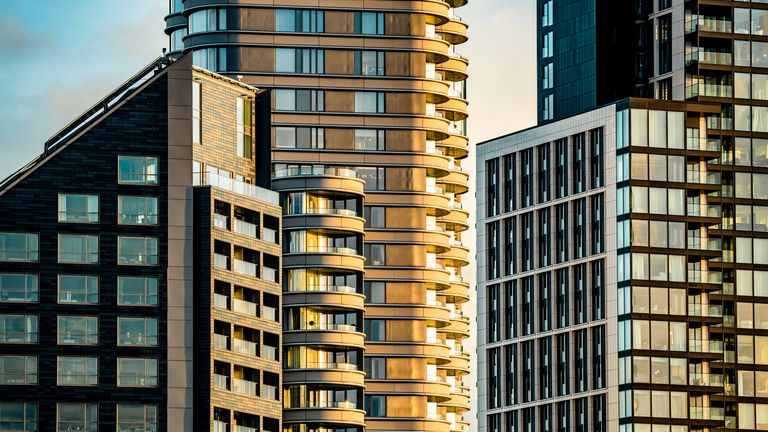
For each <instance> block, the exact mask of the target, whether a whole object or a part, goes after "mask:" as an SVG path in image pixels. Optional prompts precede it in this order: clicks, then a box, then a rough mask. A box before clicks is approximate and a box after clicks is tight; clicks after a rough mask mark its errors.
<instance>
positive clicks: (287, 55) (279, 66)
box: [275, 48, 296, 73]
mask: <svg viewBox="0 0 768 432" xmlns="http://www.w3.org/2000/svg"><path fill="white" fill-rule="evenodd" d="M275 72H288V73H294V72H296V50H295V49H293V48H277V49H275Z"/></svg>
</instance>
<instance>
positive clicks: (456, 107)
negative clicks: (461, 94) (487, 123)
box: [437, 98, 469, 121]
mask: <svg viewBox="0 0 768 432" xmlns="http://www.w3.org/2000/svg"><path fill="white" fill-rule="evenodd" d="M437 110H438V111H442V112H443V114H444V115H445V118H447V119H448V120H450V121H460V120H465V119H467V117H469V102H468V101H467V100H466V99H461V98H451V99H450V100H448V101H447V102H444V103H442V104H440V105H438V106H437Z"/></svg>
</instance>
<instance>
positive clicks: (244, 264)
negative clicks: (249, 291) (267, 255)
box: [232, 258, 259, 277]
mask: <svg viewBox="0 0 768 432" xmlns="http://www.w3.org/2000/svg"><path fill="white" fill-rule="evenodd" d="M232 261H233V262H234V270H235V273H241V274H244V275H248V276H253V277H258V276H259V266H258V264H256V263H252V262H248V261H243V260H239V259H237V258H235V259H233V260H232Z"/></svg>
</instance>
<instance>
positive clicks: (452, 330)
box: [437, 312, 469, 340]
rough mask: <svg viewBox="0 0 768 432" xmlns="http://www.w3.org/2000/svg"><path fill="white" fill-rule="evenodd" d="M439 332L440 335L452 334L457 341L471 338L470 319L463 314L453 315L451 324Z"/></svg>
mask: <svg viewBox="0 0 768 432" xmlns="http://www.w3.org/2000/svg"><path fill="white" fill-rule="evenodd" d="M437 330H438V333H442V334H450V335H451V336H453V337H454V338H456V339H457V340H460V339H466V338H468V337H469V318H468V317H466V316H464V315H463V314H462V313H461V312H458V313H452V316H451V321H450V324H449V325H448V326H447V327H443V328H439V329H437Z"/></svg>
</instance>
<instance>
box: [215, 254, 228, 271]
mask: <svg viewBox="0 0 768 432" xmlns="http://www.w3.org/2000/svg"><path fill="white" fill-rule="evenodd" d="M213 266H214V267H216V268H220V269H224V270H227V269H228V268H229V257H228V256H226V255H221V254H217V253H215V254H213Z"/></svg>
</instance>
